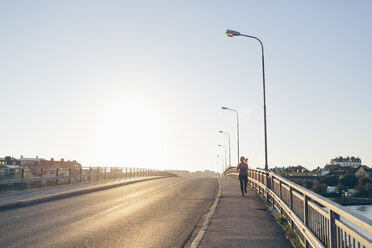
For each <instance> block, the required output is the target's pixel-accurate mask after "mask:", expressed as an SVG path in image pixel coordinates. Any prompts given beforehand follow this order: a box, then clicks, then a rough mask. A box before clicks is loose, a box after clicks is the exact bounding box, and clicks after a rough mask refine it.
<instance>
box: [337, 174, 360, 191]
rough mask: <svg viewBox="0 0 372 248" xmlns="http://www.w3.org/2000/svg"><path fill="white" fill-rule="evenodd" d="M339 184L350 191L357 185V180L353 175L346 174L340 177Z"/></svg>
mask: <svg viewBox="0 0 372 248" xmlns="http://www.w3.org/2000/svg"><path fill="white" fill-rule="evenodd" d="M340 183H341V184H343V185H345V186H346V187H348V188H349V189H352V188H354V187H355V185H357V183H358V178H357V177H356V176H354V175H353V174H346V175H344V176H342V177H341V179H340Z"/></svg>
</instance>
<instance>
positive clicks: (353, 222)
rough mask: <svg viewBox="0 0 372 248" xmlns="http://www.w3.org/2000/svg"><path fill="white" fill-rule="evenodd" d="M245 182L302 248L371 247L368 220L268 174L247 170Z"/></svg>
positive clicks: (261, 171)
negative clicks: (292, 232) (278, 215)
mask: <svg viewBox="0 0 372 248" xmlns="http://www.w3.org/2000/svg"><path fill="white" fill-rule="evenodd" d="M235 170H236V168H235ZM232 173H233V174H235V173H234V172H233V170H230V174H232ZM248 182H249V184H250V185H251V186H252V187H253V188H255V189H256V190H257V192H258V193H259V194H262V195H264V197H265V198H266V200H267V201H268V202H270V203H271V204H272V205H273V207H275V208H276V209H277V210H278V211H279V212H280V213H281V214H282V215H284V216H285V217H286V219H287V220H288V222H289V224H290V225H291V226H292V228H293V229H294V230H295V231H296V233H297V234H298V236H299V238H300V240H301V241H302V242H303V244H304V246H305V247H330V248H333V247H347V248H354V247H358V248H359V247H365V248H367V247H369V248H370V247H372V241H371V240H372V221H371V220H370V219H367V218H365V217H364V216H362V215H360V214H358V213H355V212H352V211H349V210H348V209H346V208H344V207H343V206H341V205H339V204H337V203H335V202H332V201H330V200H328V199H327V198H325V197H323V196H320V195H318V194H316V193H314V192H312V191H310V190H308V189H306V188H303V187H301V186H299V185H297V184H295V183H293V182H291V181H289V180H287V179H285V178H283V177H281V176H279V175H276V174H274V173H271V172H266V171H263V170H257V169H249V170H248Z"/></svg>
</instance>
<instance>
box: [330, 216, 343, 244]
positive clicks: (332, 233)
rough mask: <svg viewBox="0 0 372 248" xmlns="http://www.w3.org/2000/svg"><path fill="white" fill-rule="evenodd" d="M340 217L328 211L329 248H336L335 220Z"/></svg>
mask: <svg viewBox="0 0 372 248" xmlns="http://www.w3.org/2000/svg"><path fill="white" fill-rule="evenodd" d="M339 219H340V216H339V215H338V214H337V213H335V212H333V211H332V210H331V209H329V215H328V221H329V225H328V226H329V230H328V231H329V233H328V237H329V248H336V247H337V226H336V223H335V220H339Z"/></svg>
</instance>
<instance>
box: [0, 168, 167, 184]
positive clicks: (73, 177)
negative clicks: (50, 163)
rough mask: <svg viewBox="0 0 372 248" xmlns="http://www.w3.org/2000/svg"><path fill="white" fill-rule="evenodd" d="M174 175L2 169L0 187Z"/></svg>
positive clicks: (137, 170)
mask: <svg viewBox="0 0 372 248" xmlns="http://www.w3.org/2000/svg"><path fill="white" fill-rule="evenodd" d="M172 175H173V174H171V173H168V172H164V171H158V170H154V169H145V168H121V167H82V168H78V167H70V168H15V169H9V168H0V187H1V188H9V187H21V186H22V187H35V186H45V185H57V184H70V183H83V182H94V181H102V180H110V179H133V178H139V177H150V176H172Z"/></svg>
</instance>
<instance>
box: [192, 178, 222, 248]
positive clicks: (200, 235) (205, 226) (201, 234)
mask: <svg viewBox="0 0 372 248" xmlns="http://www.w3.org/2000/svg"><path fill="white" fill-rule="evenodd" d="M218 188H219V189H218V195H217V198H216V200H215V201H214V204H213V206H212V208H211V210H210V211H209V213H208V216H207V219H206V220H205V221H204V223H203V226H202V228H201V229H200V231H199V233H198V235H197V236H196V238H195V239H194V241H193V242H192V243H191V246H190V247H191V248H197V247H198V246H199V244H200V242H201V240H202V239H203V237H204V234H205V233H206V232H207V229H208V227H209V225H210V223H211V221H212V218H213V216H214V213H215V212H216V209H217V206H218V203H219V202H220V198H221V194H222V186H221V180H220V179H219V178H218Z"/></svg>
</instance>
